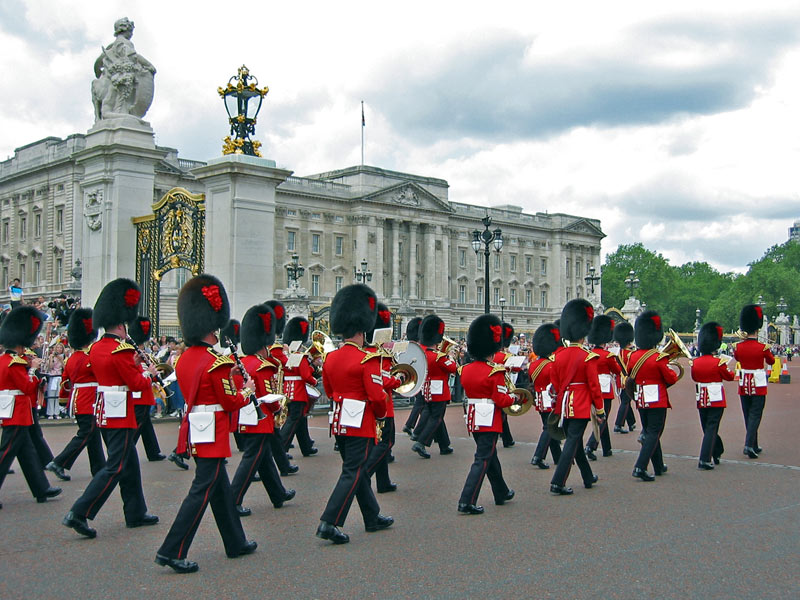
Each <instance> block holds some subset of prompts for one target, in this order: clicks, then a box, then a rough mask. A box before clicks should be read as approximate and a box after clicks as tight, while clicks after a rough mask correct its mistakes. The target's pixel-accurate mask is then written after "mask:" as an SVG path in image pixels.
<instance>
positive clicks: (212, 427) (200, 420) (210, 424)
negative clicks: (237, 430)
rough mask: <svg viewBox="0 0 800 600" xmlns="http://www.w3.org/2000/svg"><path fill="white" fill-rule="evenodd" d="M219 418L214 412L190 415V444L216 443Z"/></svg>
mask: <svg viewBox="0 0 800 600" xmlns="http://www.w3.org/2000/svg"><path fill="white" fill-rule="evenodd" d="M216 423H217V417H216V413H213V412H193V413H189V442H190V443H192V444H210V443H213V442H215V441H216V439H217V437H216V434H217V428H216Z"/></svg>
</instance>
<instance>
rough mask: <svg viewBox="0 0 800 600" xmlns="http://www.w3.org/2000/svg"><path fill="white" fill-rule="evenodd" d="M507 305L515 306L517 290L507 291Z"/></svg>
mask: <svg viewBox="0 0 800 600" xmlns="http://www.w3.org/2000/svg"><path fill="white" fill-rule="evenodd" d="M508 305H509V306H516V305H517V288H511V289H510V290H508Z"/></svg>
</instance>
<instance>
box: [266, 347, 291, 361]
mask: <svg viewBox="0 0 800 600" xmlns="http://www.w3.org/2000/svg"><path fill="white" fill-rule="evenodd" d="M269 354H270V356H271V357H272V358H275V359H277V360H278V362H280V363H281V367H285V366H286V362H287V361H288V360H289V357H288V356H286V352H284V351H283V344H280V343H276V344H272V346H270V347H269Z"/></svg>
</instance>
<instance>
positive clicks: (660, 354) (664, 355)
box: [656, 352, 670, 360]
mask: <svg viewBox="0 0 800 600" xmlns="http://www.w3.org/2000/svg"><path fill="white" fill-rule="evenodd" d="M665 358H670V356H669V354H667V353H665V352H659V353H658V358H656V360H664V359H665Z"/></svg>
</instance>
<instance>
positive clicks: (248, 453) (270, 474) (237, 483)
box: [231, 433, 286, 504]
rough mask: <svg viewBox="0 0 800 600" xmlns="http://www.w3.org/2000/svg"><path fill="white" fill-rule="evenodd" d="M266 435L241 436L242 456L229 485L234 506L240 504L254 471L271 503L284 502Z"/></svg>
mask: <svg viewBox="0 0 800 600" xmlns="http://www.w3.org/2000/svg"><path fill="white" fill-rule="evenodd" d="M268 435H269V434H266V433H243V434H242V446H243V448H244V454H243V455H242V460H241V462H240V463H239V467H238V468H237V469H236V473H235V474H234V476H233V482H232V483H231V494H232V495H233V503H234V504H241V503H242V501H243V500H244V495H245V494H246V493H247V488H249V487H250V483H251V482H252V481H253V475H255V473H256V471H258V474H259V475H261V483H262V484H263V485H264V489H265V490H267V495H269V499H270V500H271V501H272V503H273V504H282V503H283V501H284V500H285V497H286V488H285V487H283V483H281V477H280V475H278V469H277V468H276V467H275V462H274V461H273V460H272V446H271V445H270V443H269V438H268V437H267V436H268Z"/></svg>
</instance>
